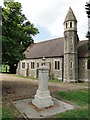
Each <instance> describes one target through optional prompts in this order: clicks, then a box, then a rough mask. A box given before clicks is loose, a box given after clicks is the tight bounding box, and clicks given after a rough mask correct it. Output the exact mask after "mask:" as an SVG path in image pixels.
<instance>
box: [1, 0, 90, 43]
mask: <svg viewBox="0 0 90 120" xmlns="http://www.w3.org/2000/svg"><path fill="white" fill-rule="evenodd" d="M16 1H17V2H20V3H21V4H22V12H23V13H24V14H25V16H26V17H27V19H28V20H29V21H30V22H31V23H33V24H34V25H35V27H37V28H38V30H39V32H40V33H39V34H38V35H36V36H35V37H33V39H34V42H40V41H45V40H49V39H53V38H58V37H63V36H64V34H63V33H64V26H63V22H64V19H65V17H66V14H67V12H68V9H69V7H71V8H72V10H73V12H74V14H75V16H76V18H77V21H78V26H77V27H78V29H77V31H78V36H79V39H80V40H85V39H86V33H87V31H88V18H87V14H86V11H85V4H86V2H89V0H15V2H16ZM2 3H3V0H0V5H1V4H2Z"/></svg>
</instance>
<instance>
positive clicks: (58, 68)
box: [55, 61, 60, 70]
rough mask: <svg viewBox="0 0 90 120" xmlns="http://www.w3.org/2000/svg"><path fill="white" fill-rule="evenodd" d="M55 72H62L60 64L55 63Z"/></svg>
mask: <svg viewBox="0 0 90 120" xmlns="http://www.w3.org/2000/svg"><path fill="white" fill-rule="evenodd" d="M55 70H60V62H59V61H55Z"/></svg>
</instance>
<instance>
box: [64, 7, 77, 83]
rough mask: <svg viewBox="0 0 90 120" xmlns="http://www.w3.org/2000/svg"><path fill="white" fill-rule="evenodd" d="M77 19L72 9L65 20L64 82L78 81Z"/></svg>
mask: <svg viewBox="0 0 90 120" xmlns="http://www.w3.org/2000/svg"><path fill="white" fill-rule="evenodd" d="M77 44H78V35H77V19H76V17H75V15H74V13H73V11H72V9H71V7H70V8H69V10H68V13H67V15H66V18H65V20H64V82H77V81H78V55H77Z"/></svg>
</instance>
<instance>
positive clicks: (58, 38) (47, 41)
mask: <svg viewBox="0 0 90 120" xmlns="http://www.w3.org/2000/svg"><path fill="white" fill-rule="evenodd" d="M62 38H64V37H59V38H52V39H50V40H45V41H40V42H36V43H34V44H38V43H43V42H50V41H54V40H57V39H62Z"/></svg>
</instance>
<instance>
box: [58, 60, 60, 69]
mask: <svg viewBox="0 0 90 120" xmlns="http://www.w3.org/2000/svg"><path fill="white" fill-rule="evenodd" d="M59 69H60V62H59V61H58V70H59Z"/></svg>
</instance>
